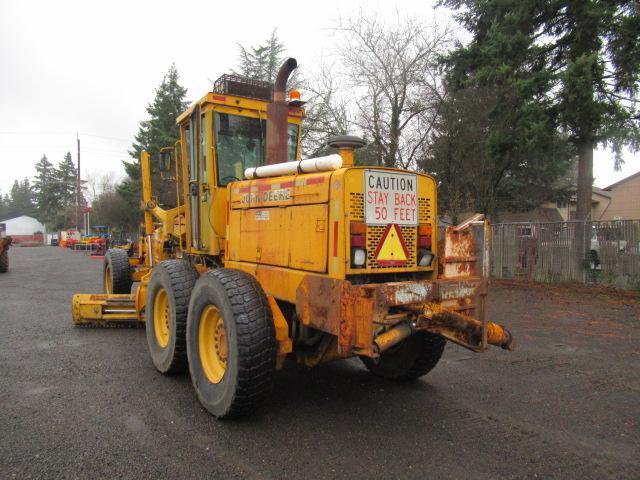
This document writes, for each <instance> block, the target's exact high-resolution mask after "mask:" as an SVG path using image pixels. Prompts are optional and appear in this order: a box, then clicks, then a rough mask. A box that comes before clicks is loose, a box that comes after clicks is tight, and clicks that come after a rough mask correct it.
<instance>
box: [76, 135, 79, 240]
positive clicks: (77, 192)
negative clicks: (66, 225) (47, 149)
mask: <svg viewBox="0 0 640 480" xmlns="http://www.w3.org/2000/svg"><path fill="white" fill-rule="evenodd" d="M76 140H77V141H78V172H77V175H76V230H79V227H80V137H79V136H78V134H77V133H76Z"/></svg>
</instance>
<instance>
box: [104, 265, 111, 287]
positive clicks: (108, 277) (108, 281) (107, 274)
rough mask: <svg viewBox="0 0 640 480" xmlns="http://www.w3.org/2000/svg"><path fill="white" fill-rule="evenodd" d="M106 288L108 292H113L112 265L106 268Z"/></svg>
mask: <svg viewBox="0 0 640 480" xmlns="http://www.w3.org/2000/svg"><path fill="white" fill-rule="evenodd" d="M104 288H105V290H106V291H107V293H111V290H112V287H111V267H110V266H109V265H107V267H106V268H105V269H104Z"/></svg>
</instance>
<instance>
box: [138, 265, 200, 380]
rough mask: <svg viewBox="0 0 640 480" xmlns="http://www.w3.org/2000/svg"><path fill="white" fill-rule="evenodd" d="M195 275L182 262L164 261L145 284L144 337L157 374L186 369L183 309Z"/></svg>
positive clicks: (185, 314) (193, 283) (184, 310)
mask: <svg viewBox="0 0 640 480" xmlns="http://www.w3.org/2000/svg"><path fill="white" fill-rule="evenodd" d="M197 278H198V274H197V272H196V270H195V269H194V268H193V266H191V264H190V263H189V262H187V261H185V260H166V261H164V262H161V263H159V264H158V265H157V266H156V267H154V269H153V273H152V274H151V279H150V280H149V284H148V285H147V299H146V322H145V328H146V334H147V345H148V347H149V353H150V355H151V360H152V361H153V364H154V365H155V367H156V369H158V371H160V372H161V373H179V372H185V371H186V370H187V351H186V345H185V342H186V340H185V333H186V328H187V309H188V307H189V299H190V297H191V291H192V289H193V286H194V285H195V283H196V279H197Z"/></svg>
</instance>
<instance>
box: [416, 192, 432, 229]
mask: <svg viewBox="0 0 640 480" xmlns="http://www.w3.org/2000/svg"><path fill="white" fill-rule="evenodd" d="M418 222H419V223H431V200H429V199H428V198H424V197H422V198H418Z"/></svg>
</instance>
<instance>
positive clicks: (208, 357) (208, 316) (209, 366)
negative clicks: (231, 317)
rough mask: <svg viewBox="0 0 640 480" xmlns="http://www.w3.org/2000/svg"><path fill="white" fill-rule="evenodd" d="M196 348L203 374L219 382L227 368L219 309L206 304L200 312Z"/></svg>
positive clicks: (225, 348) (226, 352)
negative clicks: (198, 352)
mask: <svg viewBox="0 0 640 480" xmlns="http://www.w3.org/2000/svg"><path fill="white" fill-rule="evenodd" d="M198 350H199V351H200V363H201V364H202V369H203V370H204V374H205V375H206V376H207V378H208V379H209V381H210V382H211V383H220V382H221V381H222V378H223V377H224V372H225V371H226V370H227V355H228V353H229V346H228V343H227V331H226V329H225V327H224V319H223V318H222V315H220V311H219V310H218V309H217V308H216V307H214V306H213V305H208V306H207V307H205V309H204V310H203V311H202V313H201V314H200V327H199V328H198Z"/></svg>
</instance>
